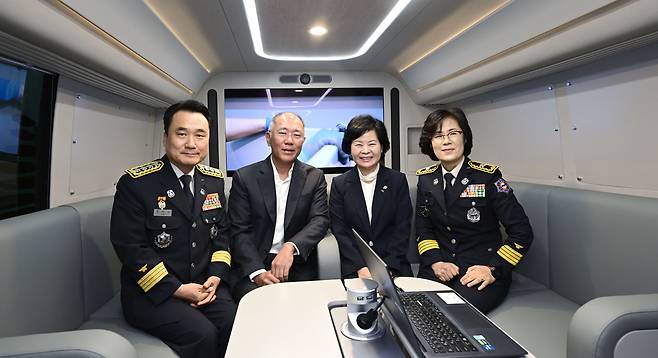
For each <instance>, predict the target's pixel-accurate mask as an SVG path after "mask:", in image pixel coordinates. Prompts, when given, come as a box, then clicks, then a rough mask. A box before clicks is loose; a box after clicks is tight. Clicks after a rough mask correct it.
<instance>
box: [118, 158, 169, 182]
mask: <svg viewBox="0 0 658 358" xmlns="http://www.w3.org/2000/svg"><path fill="white" fill-rule="evenodd" d="M163 166H164V163H163V162H162V160H154V161H152V162H148V163H144V164H141V165H138V166H136V167H132V168H130V169H126V173H127V174H128V175H130V176H131V177H132V178H133V179H137V178H139V177H143V176H144V175H146V174H151V173H155V172H157V171H158V170H160V169H162V167H163Z"/></svg>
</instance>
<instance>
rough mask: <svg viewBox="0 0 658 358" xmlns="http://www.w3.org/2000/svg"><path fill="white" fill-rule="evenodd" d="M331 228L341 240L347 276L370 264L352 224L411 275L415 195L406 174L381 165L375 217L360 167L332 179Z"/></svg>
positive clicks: (395, 265) (396, 266)
mask: <svg viewBox="0 0 658 358" xmlns="http://www.w3.org/2000/svg"><path fill="white" fill-rule="evenodd" d="M329 211H330V213H331V231H332V233H333V234H334V236H336V239H337V240H338V246H339V249H340V264H341V271H342V274H343V276H350V275H354V274H355V273H356V271H357V270H359V269H360V268H362V267H364V266H366V264H365V262H364V261H363V258H362V257H361V254H360V253H359V250H358V248H357V246H356V243H355V242H354V240H355V239H354V236H353V234H352V228H354V229H355V230H356V231H357V232H358V233H359V235H361V237H362V238H363V239H364V240H365V241H366V242H367V243H369V244H370V246H371V247H372V248H373V250H374V251H375V252H376V253H377V254H378V255H379V257H381V258H382V259H383V260H384V262H386V264H387V265H388V266H389V267H390V268H391V269H393V270H394V271H395V272H396V273H398V274H401V275H411V267H410V265H409V261H408V260H407V257H406V256H407V251H408V250H409V239H410V232H411V215H412V207H411V199H410V198H409V185H408V184H407V178H406V176H405V175H404V174H402V173H400V172H398V171H395V170H392V169H389V168H386V167H384V166H380V167H379V172H378V173H377V181H376V184H375V194H374V197H373V202H372V221H371V222H369V221H368V211H367V209H366V202H365V198H364V195H363V190H362V188H361V181H360V179H359V173H358V169H357V168H356V167H355V168H352V169H350V170H349V171H348V172H346V173H345V174H342V175H340V176H337V177H335V178H334V179H333V181H332V183H331V192H330V195H329Z"/></svg>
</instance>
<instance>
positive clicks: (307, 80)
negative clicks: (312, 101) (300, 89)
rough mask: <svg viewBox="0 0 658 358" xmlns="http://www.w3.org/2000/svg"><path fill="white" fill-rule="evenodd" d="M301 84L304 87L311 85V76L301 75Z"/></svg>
mask: <svg viewBox="0 0 658 358" xmlns="http://www.w3.org/2000/svg"><path fill="white" fill-rule="evenodd" d="M299 83H301V84H303V85H307V84H309V83H311V75H309V74H308V73H302V74H301V75H299Z"/></svg>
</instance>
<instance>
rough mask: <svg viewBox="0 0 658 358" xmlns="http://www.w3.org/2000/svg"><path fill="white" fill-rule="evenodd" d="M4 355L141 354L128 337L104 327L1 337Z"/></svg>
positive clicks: (132, 357) (23, 357) (127, 357)
mask: <svg viewBox="0 0 658 358" xmlns="http://www.w3.org/2000/svg"><path fill="white" fill-rule="evenodd" d="M0 357H21V358H27V357H39V358H44V357H62V358H63V357H75V358H78V357H80V358H83V357H94V358H99V357H108V358H114V357H116V358H124V357H125V358H137V352H136V351H135V348H134V347H133V345H132V344H131V343H130V342H128V340H127V339H125V338H123V337H121V336H120V335H118V334H116V333H114V332H110V331H106V330H104V329H89V330H80V331H67V332H55V333H44V334H30V335H26V336H16V337H4V338H0Z"/></svg>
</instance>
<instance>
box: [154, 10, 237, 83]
mask: <svg viewBox="0 0 658 358" xmlns="http://www.w3.org/2000/svg"><path fill="white" fill-rule="evenodd" d="M143 1H144V3H145V4H146V5H147V6H148V7H149V8H150V9H151V11H152V12H153V13H154V14H155V15H156V16H157V17H158V18H159V19H160V21H162V23H163V24H164V25H165V26H166V27H167V28H168V29H169V31H171V32H172V34H173V35H174V36H176V38H177V39H178V41H180V42H181V44H182V45H183V46H185V48H187V49H188V51H190V53H191V54H192V56H194V57H195V58H196V60H197V61H199V63H200V64H201V65H202V66H203V67H204V68H205V69H206V70H208V71H209V72H210V73H219V72H234V71H246V68H245V65H244V62H243V61H242V58H241V55H240V51H239V49H238V47H237V44H236V43H235V39H234V37H233V33H232V32H231V28H230V27H229V25H228V21H227V20H226V15H225V14H224V10H223V8H222V6H221V4H220V3H219V1H208V0H172V1H162V0H143Z"/></svg>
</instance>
